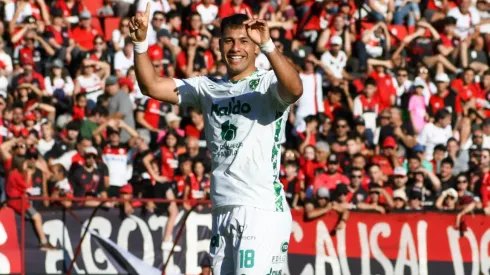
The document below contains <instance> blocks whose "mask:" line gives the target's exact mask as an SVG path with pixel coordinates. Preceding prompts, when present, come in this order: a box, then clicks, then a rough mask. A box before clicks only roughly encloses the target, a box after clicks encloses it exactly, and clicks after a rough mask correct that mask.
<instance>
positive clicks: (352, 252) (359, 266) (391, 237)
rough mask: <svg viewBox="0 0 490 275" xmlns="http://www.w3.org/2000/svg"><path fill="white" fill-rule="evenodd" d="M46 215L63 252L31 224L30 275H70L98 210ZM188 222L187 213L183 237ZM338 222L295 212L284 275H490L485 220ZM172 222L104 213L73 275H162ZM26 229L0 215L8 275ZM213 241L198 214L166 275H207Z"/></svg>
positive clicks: (0, 254)
mask: <svg viewBox="0 0 490 275" xmlns="http://www.w3.org/2000/svg"><path fill="white" fill-rule="evenodd" d="M40 213H41V215H42V217H43V221H44V225H43V228H44V231H45V233H46V235H47V237H48V239H49V241H50V243H51V244H53V245H54V244H56V246H57V247H59V248H62V249H59V250H54V251H47V252H45V251H41V250H40V249H39V240H38V238H37V237H36V234H35V233H34V230H33V228H32V224H31V223H30V222H26V230H25V232H26V234H25V243H26V246H25V252H24V255H25V258H24V259H25V271H26V274H63V273H66V271H67V269H68V268H69V265H70V262H71V260H72V259H73V256H74V254H75V251H76V247H77V245H78V243H79V241H80V238H81V235H82V234H83V232H84V231H85V227H86V225H87V223H88V220H89V217H90V215H91V213H92V209H79V210H73V214H70V213H68V212H65V211H62V210H59V211H41V212H40ZM73 215H75V216H73ZM183 217H184V212H183V211H182V212H181V213H180V214H179V217H178V220H177V226H176V227H175V231H176V232H177V231H178V230H179V229H180V228H181V226H182V222H183ZM337 219H338V217H337V216H336V214H334V213H332V214H327V215H326V216H324V217H322V218H321V219H317V220H314V221H309V222H305V221H303V212H301V211H293V232H292V234H291V240H290V244H289V254H288V264H287V266H285V267H284V270H283V272H282V274H291V275H296V274H297V275H309V274H321V275H323V274H339V275H341V274H342V275H346V274H347V275H349V274H352V275H354V274H356V275H357V274H362V275H371V274H419V275H426V274H456V275H463V274H474V275H478V274H490V247H489V242H490V219H489V218H488V217H486V216H484V215H470V216H467V217H465V223H466V226H467V228H466V231H465V232H460V230H457V229H455V228H454V223H455V214H449V213H438V212H425V213H422V212H420V213H399V214H398V213H391V214H385V215H381V214H376V213H363V212H353V213H351V215H350V217H349V220H348V222H347V226H346V228H345V230H341V231H337V232H335V231H333V230H332V229H333V228H334V227H335V223H336V221H337ZM166 221H167V218H166V217H164V216H157V215H149V216H141V215H138V214H136V215H131V216H129V217H127V218H125V219H121V218H120V215H119V211H118V210H110V211H100V212H98V213H97V215H96V216H95V218H94V219H93V220H92V222H91V223H90V227H89V230H88V232H89V234H87V236H86V238H85V240H84V242H83V243H82V245H81V247H80V253H79V255H78V257H77V260H76V261H75V264H74V268H73V272H72V274H145V275H150V274H161V267H162V265H163V263H164V261H166V260H167V256H168V253H167V252H163V251H162V250H161V248H160V243H161V241H162V234H163V229H164V227H165V225H166ZM20 226H21V223H20V217H19V216H16V215H15V214H14V213H13V211H12V210H10V209H8V208H3V209H0V273H10V274H12V273H19V272H20V271H21V268H20V258H21V253H22V252H21V247H20V241H19V240H20V234H19V232H21V230H20ZM174 235H176V234H174ZM210 237H211V214H210V212H209V209H208V210H207V211H205V212H202V213H191V214H190V215H189V217H188V219H187V221H186V223H185V228H184V229H183V234H182V235H181V238H180V240H179V242H178V245H179V246H180V247H181V249H182V250H181V251H180V252H176V253H175V254H174V255H173V256H172V257H170V260H169V264H168V267H167V272H166V274H199V273H200V272H201V269H200V267H199V263H200V260H201V258H202V257H204V256H205V254H206V252H207V251H208V249H209V241H210Z"/></svg>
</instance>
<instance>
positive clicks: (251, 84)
mask: <svg viewBox="0 0 490 275" xmlns="http://www.w3.org/2000/svg"><path fill="white" fill-rule="evenodd" d="M257 86H259V80H258V79H252V80H250V82H249V83H248V87H250V90H255V88H257Z"/></svg>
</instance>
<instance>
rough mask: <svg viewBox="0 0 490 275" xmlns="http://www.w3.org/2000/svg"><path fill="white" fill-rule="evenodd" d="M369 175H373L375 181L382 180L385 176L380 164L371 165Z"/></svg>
mask: <svg viewBox="0 0 490 275" xmlns="http://www.w3.org/2000/svg"><path fill="white" fill-rule="evenodd" d="M369 176H371V179H372V180H373V182H379V181H381V177H382V176H383V174H382V173H381V170H380V169H379V167H378V166H373V167H371V169H369Z"/></svg>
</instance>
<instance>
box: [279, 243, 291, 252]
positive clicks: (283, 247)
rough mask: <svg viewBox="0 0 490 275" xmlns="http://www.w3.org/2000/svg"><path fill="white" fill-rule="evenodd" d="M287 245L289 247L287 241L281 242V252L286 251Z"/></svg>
mask: <svg viewBox="0 0 490 275" xmlns="http://www.w3.org/2000/svg"><path fill="white" fill-rule="evenodd" d="M288 247H289V243H288V242H283V243H282V245H281V252H282V253H286V252H288Z"/></svg>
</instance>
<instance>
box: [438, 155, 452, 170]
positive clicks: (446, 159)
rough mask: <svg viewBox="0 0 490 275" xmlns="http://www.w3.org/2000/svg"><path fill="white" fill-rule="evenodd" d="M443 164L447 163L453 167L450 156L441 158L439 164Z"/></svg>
mask: <svg viewBox="0 0 490 275" xmlns="http://www.w3.org/2000/svg"><path fill="white" fill-rule="evenodd" d="M443 164H449V166H451V168H453V167H454V161H453V160H452V159H451V158H449V157H448V158H445V159H443V160H442V161H441V166H442V165H443Z"/></svg>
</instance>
